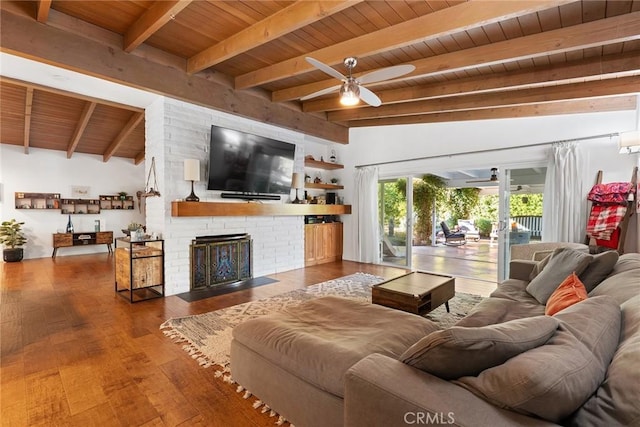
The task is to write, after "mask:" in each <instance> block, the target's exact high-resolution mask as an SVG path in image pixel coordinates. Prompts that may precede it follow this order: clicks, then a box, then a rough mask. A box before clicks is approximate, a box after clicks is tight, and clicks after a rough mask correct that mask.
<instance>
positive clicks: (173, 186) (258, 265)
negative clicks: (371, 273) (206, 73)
mask: <svg viewBox="0 0 640 427" xmlns="http://www.w3.org/2000/svg"><path fill="white" fill-rule="evenodd" d="M211 125H217V126H222V127H227V128H231V129H237V130H241V131H245V132H249V133H253V134H257V135H262V136H267V137H270V138H273V139H277V140H281V141H286V142H290V143H293V144H296V159H295V166H294V171H296V172H302V171H303V169H304V166H303V159H304V156H305V153H306V152H307V150H308V152H310V153H312V154H313V155H314V156H318V158H319V156H320V155H323V156H325V159H326V158H327V157H326V156H327V154H326V153H327V146H326V145H325V144H324V141H321V140H317V139H313V138H309V137H306V136H305V135H303V134H301V133H298V132H293V131H290V130H286V129H282V128H278V127H276V126H273V125H269V124H266V123H260V122H256V121H253V120H248V119H244V118H241V117H237V116H233V115H230V114H226V113H222V112H219V111H215V110H212V109H209V108H204V107H200V106H196V105H192V104H187V103H184V102H181V101H177V100H173V99H169V98H162V99H160V100H158V101H156V102H155V103H153V104H152V105H151V106H149V107H148V108H147V109H146V169H147V170H148V168H149V164H150V162H151V159H152V157H155V163H156V170H157V173H158V181H159V189H160V192H161V193H162V196H161V197H153V198H148V199H147V216H146V224H147V231H156V232H158V233H160V234H161V235H162V236H163V237H164V239H165V251H166V258H165V281H166V293H167V294H168V295H173V294H176V293H181V292H187V291H189V287H190V283H189V280H190V279H189V245H190V244H191V240H192V239H194V238H195V237H196V236H202V235H217V234H234V233H249V234H251V237H252V239H253V269H254V271H253V275H254V276H256V277H257V276H263V275H267V274H273V273H277V272H281V271H286V270H291V269H295V268H302V267H304V219H303V217H302V216H293V217H289V216H261V217H253V216H250V217H245V216H242V217H172V216H171V201H173V200H180V199H184V198H185V197H186V196H188V195H189V193H190V191H191V184H190V182H187V181H184V179H183V161H184V160H185V159H198V160H200V172H201V173H200V175H201V176H200V181H199V182H197V183H196V184H195V193H196V195H197V196H198V197H200V201H201V202H205V201H215V202H227V203H246V202H245V201H238V200H230V199H221V198H220V192H219V191H210V190H207V189H206V187H207V182H206V178H207V166H208V158H209V154H208V150H209V139H210V132H211ZM301 196H302V194H301ZM294 197H295V193H294V192H291V194H290V196H289V197H287V196H283V197H282V200H281V201H278V202H265V203H285V202H287V203H288V202H290V201H291V200H292V199H293V198H294Z"/></svg>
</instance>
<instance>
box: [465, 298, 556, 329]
mask: <svg viewBox="0 0 640 427" xmlns="http://www.w3.org/2000/svg"><path fill="white" fill-rule="evenodd" d="M531 300H532V301H533V302H530V303H525V302H522V301H514V300H511V299H506V298H494V297H491V298H485V299H483V300H482V301H480V303H478V304H477V305H476V306H475V307H473V308H472V309H471V311H469V313H467V315H466V316H465V317H464V318H462V319H460V320H459V321H458V322H456V324H455V326H465V327H469V326H474V327H475V326H486V325H493V324H496V323H503V322H508V321H509V320H515V319H522V318H525V317H533V316H542V315H544V305H540V304H539V303H538V301H536V300H535V299H534V298H533V297H531Z"/></svg>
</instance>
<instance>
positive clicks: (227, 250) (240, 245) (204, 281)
mask: <svg viewBox="0 0 640 427" xmlns="http://www.w3.org/2000/svg"><path fill="white" fill-rule="evenodd" d="M252 247H253V245H252V241H251V236H250V235H248V234H225V235H216V236H199V237H196V238H195V239H194V240H192V241H191V246H190V261H191V262H190V264H191V290H199V289H207V288H214V287H218V286H223V285H227V284H230V283H234V282H238V281H241V280H246V279H251V278H252V277H253V276H252V274H253V268H252V259H253V254H252V250H253V248H252Z"/></svg>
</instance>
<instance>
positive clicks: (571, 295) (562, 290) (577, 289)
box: [544, 273, 587, 316]
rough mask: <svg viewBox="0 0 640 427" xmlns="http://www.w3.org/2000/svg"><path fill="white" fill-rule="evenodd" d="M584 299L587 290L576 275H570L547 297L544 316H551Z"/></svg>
mask: <svg viewBox="0 0 640 427" xmlns="http://www.w3.org/2000/svg"><path fill="white" fill-rule="evenodd" d="M586 299H587V290H586V289H585V287H584V285H583V284H582V282H581V281H580V279H579V278H578V276H576V273H571V275H570V276H569V277H567V278H566V279H564V282H562V284H561V285H560V286H558V289H556V290H555V291H553V293H552V294H551V296H550V297H549V300H548V301H547V306H546V308H545V310H544V314H546V315H547V316H553V315H554V314H556V313H557V312H559V311H561V310H564V309H565V308H567V307H569V306H572V305H573V304H575V303H577V302H580V301H583V300H586Z"/></svg>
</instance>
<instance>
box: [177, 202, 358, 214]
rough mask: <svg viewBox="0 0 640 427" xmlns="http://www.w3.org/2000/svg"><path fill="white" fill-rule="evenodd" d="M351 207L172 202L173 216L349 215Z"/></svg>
mask: <svg viewBox="0 0 640 427" xmlns="http://www.w3.org/2000/svg"><path fill="white" fill-rule="evenodd" d="M350 213H351V205H310V204H309V205H307V204H299V205H298V204H291V203H287V204H283V203H220V202H171V216H174V217H181V216H301V215H348V214H350Z"/></svg>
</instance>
